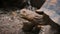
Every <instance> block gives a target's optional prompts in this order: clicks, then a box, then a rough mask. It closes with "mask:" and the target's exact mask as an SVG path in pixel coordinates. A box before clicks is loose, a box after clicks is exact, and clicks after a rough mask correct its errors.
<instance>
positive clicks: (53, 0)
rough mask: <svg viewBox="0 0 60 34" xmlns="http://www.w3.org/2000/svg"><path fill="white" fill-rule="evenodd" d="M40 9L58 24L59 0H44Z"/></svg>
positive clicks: (59, 22) (59, 18) (59, 20)
mask: <svg viewBox="0 0 60 34" xmlns="http://www.w3.org/2000/svg"><path fill="white" fill-rule="evenodd" d="M40 10H41V11H44V12H45V13H46V14H47V15H49V16H50V18H51V19H52V20H53V21H55V22H56V23H58V24H59V25H60V0H46V2H45V4H44V5H43V6H42V7H41V9H40Z"/></svg>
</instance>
